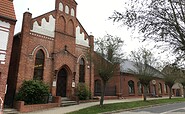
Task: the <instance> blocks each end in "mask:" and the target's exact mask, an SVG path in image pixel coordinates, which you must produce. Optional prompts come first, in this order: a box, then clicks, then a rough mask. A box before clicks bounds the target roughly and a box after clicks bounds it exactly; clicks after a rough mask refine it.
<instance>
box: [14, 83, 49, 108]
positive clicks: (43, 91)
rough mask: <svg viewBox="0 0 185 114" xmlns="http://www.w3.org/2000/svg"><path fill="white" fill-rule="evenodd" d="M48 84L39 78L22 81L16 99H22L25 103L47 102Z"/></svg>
mask: <svg viewBox="0 0 185 114" xmlns="http://www.w3.org/2000/svg"><path fill="white" fill-rule="evenodd" d="M48 95H49V86H48V85H47V84H45V83H43V82H42V81H39V80H30V81H24V82H23V84H22V86H21V88H20V89H19V92H18V93H17V95H16V100H21V101H24V102H25V104H43V103H46V102H47V99H46V98H47V97H48Z"/></svg>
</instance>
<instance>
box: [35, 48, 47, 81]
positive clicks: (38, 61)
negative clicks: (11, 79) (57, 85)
mask: <svg viewBox="0 0 185 114" xmlns="http://www.w3.org/2000/svg"><path fill="white" fill-rule="evenodd" d="M44 58H45V56H44V52H43V51H42V50H38V51H37V54H36V57H35V66H34V76H33V79H34V80H42V79H43V71H44Z"/></svg>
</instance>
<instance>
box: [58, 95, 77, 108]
mask: <svg viewBox="0 0 185 114" xmlns="http://www.w3.org/2000/svg"><path fill="white" fill-rule="evenodd" d="M61 100H62V102H61V105H60V106H61V107H66V106H72V105H77V104H78V103H77V102H76V101H72V100H70V99H68V98H67V97H62V99H61Z"/></svg>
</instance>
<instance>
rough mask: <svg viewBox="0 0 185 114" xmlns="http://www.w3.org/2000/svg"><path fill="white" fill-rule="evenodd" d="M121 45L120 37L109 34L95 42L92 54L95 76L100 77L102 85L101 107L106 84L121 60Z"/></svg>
mask: <svg viewBox="0 0 185 114" xmlns="http://www.w3.org/2000/svg"><path fill="white" fill-rule="evenodd" d="M123 43H124V42H123V41H122V40H121V38H120V37H117V36H112V35H109V34H107V35H105V36H104V37H103V38H99V39H97V40H96V41H95V44H96V46H97V50H96V53H94V57H93V58H94V59H93V61H94V66H95V74H97V75H99V76H100V78H101V80H102V83H103V84H102V85H103V87H102V91H101V99H100V106H102V105H103V101H104V96H105V88H106V84H107V82H108V81H109V80H110V79H111V78H112V76H113V75H114V74H115V73H116V71H117V70H118V63H119V62H120V61H121V59H123V58H122V57H123V53H121V52H120V48H121V46H122V45H123Z"/></svg>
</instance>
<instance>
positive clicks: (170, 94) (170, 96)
mask: <svg viewBox="0 0 185 114" xmlns="http://www.w3.org/2000/svg"><path fill="white" fill-rule="evenodd" d="M171 98H172V87H170V93H169V99H171Z"/></svg>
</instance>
